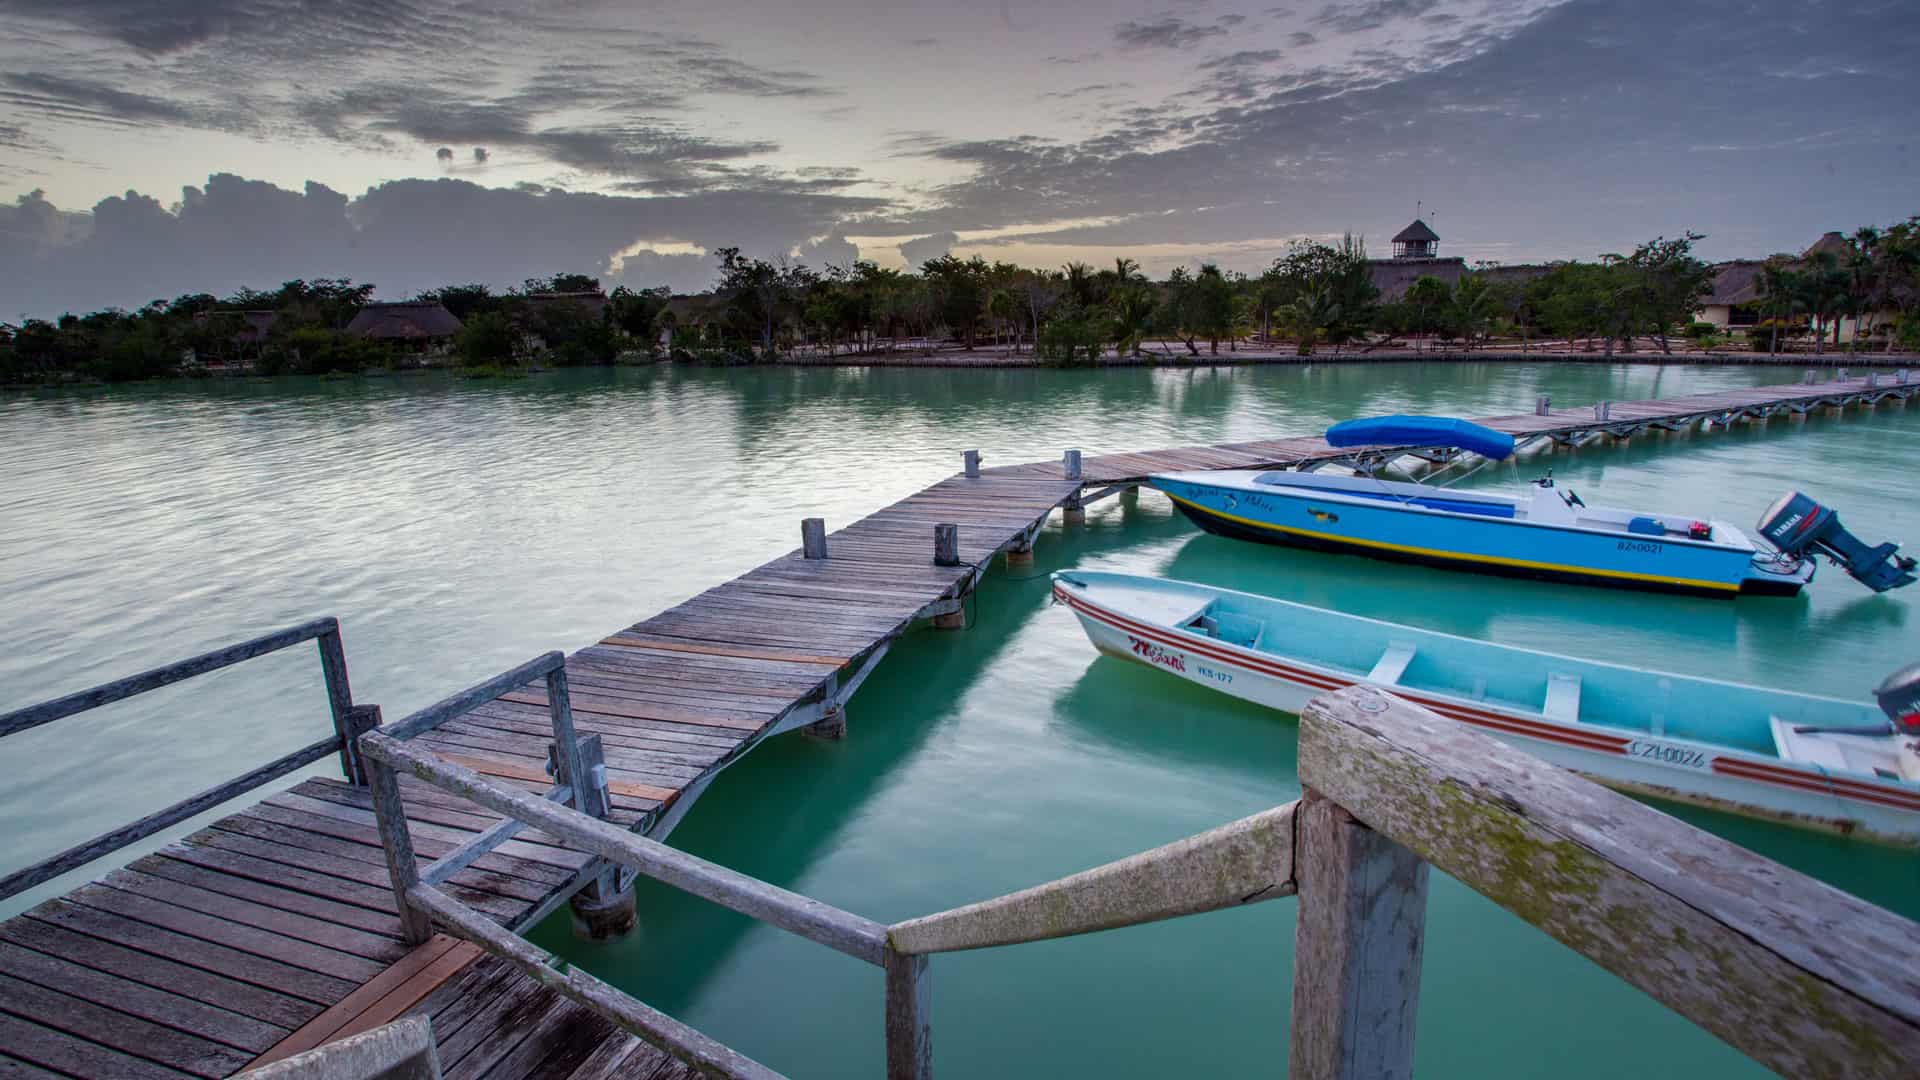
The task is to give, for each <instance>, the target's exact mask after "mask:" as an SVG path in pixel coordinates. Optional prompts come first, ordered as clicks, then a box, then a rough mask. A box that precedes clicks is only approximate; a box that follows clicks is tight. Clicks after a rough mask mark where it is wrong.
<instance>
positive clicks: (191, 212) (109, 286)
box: [0, 175, 870, 319]
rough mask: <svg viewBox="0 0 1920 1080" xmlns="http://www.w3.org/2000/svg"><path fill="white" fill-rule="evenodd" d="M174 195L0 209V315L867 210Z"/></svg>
mask: <svg viewBox="0 0 1920 1080" xmlns="http://www.w3.org/2000/svg"><path fill="white" fill-rule="evenodd" d="M181 196H182V197H181V200H180V202H179V204H178V206H177V207H173V208H169V207H167V206H163V205H162V204H161V202H160V201H159V200H158V199H155V198H152V197H150V196H147V195H141V194H138V193H134V192H129V193H127V194H126V195H124V196H116V197H114V198H109V199H103V200H101V201H100V202H99V203H98V204H96V205H95V206H94V207H93V209H92V212H91V213H89V214H78V215H76V214H70V213H64V212H62V211H60V210H58V209H57V208H55V207H54V205H53V204H52V203H50V202H48V201H47V200H46V199H45V198H44V197H42V196H39V195H38V194H35V195H33V196H27V197H22V198H21V199H20V200H18V201H17V202H16V203H15V205H13V206H0V281H5V282H7V283H8V287H7V290H6V297H5V303H6V304H7V305H8V308H9V310H7V311H5V312H0V317H4V318H7V319H12V318H15V317H17V316H18V315H20V314H22V313H27V314H35V315H52V314H58V313H59V312H61V311H66V310H74V311H84V310H89V309H92V308H96V307H101V306H107V305H117V306H125V307H132V306H138V305H140V304H144V303H145V302H147V301H148V300H151V299H154V298H155V297H160V296H173V295H176V294H179V293H182V292H197V291H206V292H212V293H216V294H224V293H228V292H231V291H233V290H235V289H237V288H239V287H241V286H262V285H271V284H274V283H278V282H281V281H285V280H288V279H289V278H295V277H305V278H312V277H331V276H344V277H352V278H354V279H356V280H361V281H372V282H376V283H377V284H378V285H379V286H380V294H381V295H382V296H386V297H399V296H406V295H410V294H412V293H413V292H416V291H418V290H420V289H426V288H433V287H435V286H438V285H441V284H444V283H446V282H448V281H484V282H489V283H492V284H495V285H501V286H505V285H511V284H515V283H517V282H519V281H520V280H522V279H523V278H525V277H527V276H528V275H530V274H534V273H552V272H553V271H554V270H556V269H563V268H564V269H575V270H581V271H584V272H586V273H602V272H603V271H604V270H605V268H606V267H607V266H608V265H609V261H610V259H612V257H613V256H614V255H615V254H616V253H617V252H619V251H621V250H623V249H625V248H628V247H630V246H632V245H634V244H635V243H637V242H640V241H652V242H656V243H697V244H699V245H701V246H703V247H709V248H711V247H718V246H723V245H730V244H731V245H738V246H740V247H741V248H743V249H745V250H747V251H749V252H754V253H757V254H760V255H763V256H767V257H772V256H777V255H784V254H786V253H787V252H789V251H792V250H793V249H794V248H795V247H797V246H801V245H807V244H812V245H813V248H814V250H816V251H818V252H819V253H821V254H823V255H832V256H836V257H837V256H843V255H845V254H847V250H848V249H849V248H850V247H851V245H850V244H847V243H846V241H845V240H844V239H839V238H836V237H834V236H833V235H832V229H833V226H834V225H835V223H837V222H839V221H841V220H844V219H846V218H847V217H848V216H850V215H852V214H855V213H858V212H860V211H862V210H865V209H869V208H870V204H869V203H868V202H866V201H864V200H859V199H848V198H844V197H839V196H833V195H817V194H797V195H794V194H789V195H779V196H768V195H762V194H749V193H741V192H715V193H706V194H699V195H690V196H680V197H662V196H650V197H633V196H620V195H601V194H591V193H583V192H567V191H562V190H559V189H557V188H550V187H548V188H541V187H538V186H537V185H530V186H529V188H528V189H512V188H489V187H483V186H481V185H478V184H474V183H470V182H468V181H465V180H454V179H442V180H399V181H392V182H389V183H385V184H381V185H379V186H377V187H374V188H371V189H369V190H368V191H366V192H364V193H363V194H361V195H359V196H357V197H354V198H348V197H347V196H346V195H344V194H341V193H340V192H337V191H333V190H332V189H330V188H327V187H325V186H324V185H320V184H313V183H309V184H307V185H306V187H305V188H304V189H303V190H300V191H291V190H287V189H285V188H280V187H277V186H275V185H272V184H267V183H262V182H259V181H253V180H246V179H242V178H240V177H237V176H230V175H216V176H213V177H211V178H209V180H208V182H207V183H206V184H205V185H204V186H199V187H189V188H187V189H185V190H184V191H183V192H182V193H181ZM823 234H825V235H827V236H828V239H826V240H820V241H817V242H816V241H814V240H813V238H816V237H820V236H822V235H823ZM623 269H624V272H623V274H622V275H621V277H620V279H619V280H620V281H623V282H626V283H629V284H634V285H638V286H651V285H658V284H663V283H665V284H671V285H674V286H676V287H678V288H682V289H686V288H700V287H704V286H706V285H707V284H710V283H711V280H712V260H711V259H709V258H707V257H705V256H698V257H691V256H679V255H659V256H654V257H647V256H645V255H642V256H635V257H630V258H628V259H627V261H626V265H625V266H624V268H623ZM668 274H671V275H674V276H673V277H663V276H653V277H651V279H649V277H648V276H647V275H668Z"/></svg>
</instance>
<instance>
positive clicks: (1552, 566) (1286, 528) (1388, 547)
mask: <svg viewBox="0 0 1920 1080" xmlns="http://www.w3.org/2000/svg"><path fill="white" fill-rule="evenodd" d="M1162 494H1164V495H1166V496H1167V498H1169V499H1172V500H1173V501H1174V502H1177V503H1179V504H1181V505H1183V506H1190V507H1192V508H1193V509H1195V510H1198V511H1199V512H1201V513H1203V514H1210V515H1212V516H1214V517H1218V518H1225V519H1227V520H1228V521H1231V522H1234V523H1236V524H1240V525H1247V526H1250V527H1252V528H1255V529H1265V530H1267V531H1269V532H1280V533H1291V534H1293V535H1295V536H1310V537H1312V538H1314V539H1315V540H1324V541H1326V542H1328V543H1333V544H1352V545H1355V546H1357V547H1370V548H1380V549H1382V550H1384V551H1399V552H1405V553H1406V554H1409V555H1420V556H1424V557H1426V558H1429V559H1442V560H1446V561H1448V562H1470V563H1492V564H1495V565H1498V566H1518V567H1524V568H1526V569H1529V570H1550V571H1552V572H1554V573H1558V574H1574V575H1580V576H1587V577H1609V578H1625V579H1627V580H1630V581H1653V582H1658V583H1660V584H1662V585H1680V586H1684V587H1686V588H1689V589H1714V590H1717V591H1720V592H1739V591H1740V586H1739V584H1738V583H1735V584H1731V585H1729V584H1728V583H1726V582H1724V581H1699V580H1696V579H1693V578H1677V577H1667V576H1665V575H1663V574H1636V573H1634V572H1633V571H1631V570H1600V569H1596V568H1593V567H1586V566H1565V565H1562V564H1560V563H1546V562H1534V561H1532V560H1530V559H1506V558H1502V557H1500V556H1498V555H1463V554H1461V553H1459V552H1456V551H1436V550H1434V549H1432V548H1422V547H1413V546H1411V545H1408V544H1389V543H1387V542H1386V541H1384V540H1361V539H1358V538H1356V537H1352V536H1341V535H1339V534H1338V533H1323V532H1315V531H1314V530H1312V529H1300V528H1295V527H1293V526H1291V525H1275V524H1273V523H1272V522H1270V521H1255V520H1254V519H1253V518H1247V517H1241V516H1239V515H1238V514H1229V513H1227V512H1226V511H1224V510H1216V509H1214V508H1213V507H1211V506H1202V505H1200V504H1199V503H1197V502H1193V501H1192V500H1190V499H1183V498H1181V497H1180V496H1178V495H1175V494H1172V493H1171V492H1162Z"/></svg>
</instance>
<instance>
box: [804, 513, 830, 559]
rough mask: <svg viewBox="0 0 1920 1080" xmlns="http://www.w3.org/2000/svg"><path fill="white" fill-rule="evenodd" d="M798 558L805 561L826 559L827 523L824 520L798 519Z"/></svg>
mask: <svg viewBox="0 0 1920 1080" xmlns="http://www.w3.org/2000/svg"><path fill="white" fill-rule="evenodd" d="M800 556H801V558H805V559H824V558H826V557H827V521H826V519H825V518H801V519H800Z"/></svg>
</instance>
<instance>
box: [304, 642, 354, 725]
mask: <svg viewBox="0 0 1920 1080" xmlns="http://www.w3.org/2000/svg"><path fill="white" fill-rule="evenodd" d="M314 640H315V642H316V643H317V644H318V645H319V646H320V677H321V678H322V679H324V680H326V684H327V708H329V709H331V710H332V711H333V729H334V730H335V731H338V732H340V733H341V735H342V736H344V735H345V734H346V731H347V714H348V713H349V712H350V711H352V709H353V688H352V686H351V685H350V684H349V683H348V682H347V650H346V646H345V645H344V644H342V643H341V640H340V624H339V623H337V622H336V623H334V624H333V628H332V629H330V630H327V631H326V632H325V633H322V634H321V635H320V636H319V637H318V638H315V639H314Z"/></svg>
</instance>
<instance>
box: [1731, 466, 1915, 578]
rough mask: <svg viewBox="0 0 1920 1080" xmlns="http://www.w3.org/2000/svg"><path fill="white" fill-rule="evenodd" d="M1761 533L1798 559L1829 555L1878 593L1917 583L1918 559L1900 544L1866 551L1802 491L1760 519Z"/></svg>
mask: <svg viewBox="0 0 1920 1080" xmlns="http://www.w3.org/2000/svg"><path fill="white" fill-rule="evenodd" d="M1760 535H1761V536H1764V537H1766V538H1767V542H1768V543H1770V544H1772V545H1773V546H1774V547H1777V548H1779V549H1780V550H1781V551H1782V552H1784V553H1786V554H1788V555H1792V556H1794V557H1795V558H1802V559H1804V558H1811V557H1812V556H1813V554H1814V553H1815V552H1818V553H1820V554H1822V555H1825V556H1826V557H1827V558H1829V559H1832V560H1833V561H1834V562H1835V563H1837V564H1839V565H1840V566H1842V567H1844V568H1845V569H1846V571H1847V573H1848V574H1851V575H1852V576H1853V579H1854V580H1855V581H1858V582H1859V583H1860V584H1862V585H1865V586H1866V587H1867V588H1869V589H1872V590H1873V591H1874V592H1886V591H1887V590H1888V589H1897V588H1899V587H1900V586H1902V585H1911V584H1913V568H1914V561H1913V560H1912V559H1909V558H1907V557H1906V556H1904V555H1901V554H1899V551H1900V547H1899V545H1897V544H1881V545H1880V546H1879V547H1871V548H1870V547H1868V546H1867V545H1865V544H1863V543H1861V542H1860V541H1859V540H1858V539H1856V538H1855V537H1854V535H1853V534H1852V533H1850V532H1848V531H1847V530H1846V529H1844V528H1842V527H1841V525H1840V515H1838V514H1836V513H1834V512H1833V511H1831V510H1829V509H1827V508H1826V507H1824V506H1821V505H1820V504H1819V503H1817V502H1814V501H1813V500H1812V499H1809V498H1807V497H1806V496H1805V495H1802V494H1801V493H1800V492H1798V491H1789V492H1787V493H1786V494H1785V495H1782V496H1780V498H1779V499H1777V500H1775V501H1774V504H1773V505H1772V506H1769V507H1767V512H1766V513H1765V514H1762V515H1761V516H1760Z"/></svg>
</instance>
